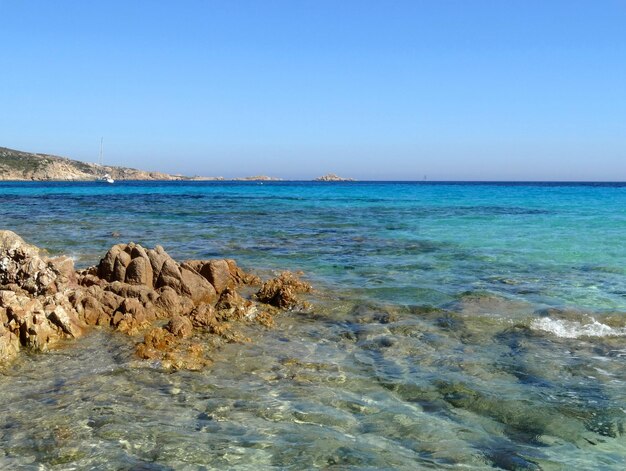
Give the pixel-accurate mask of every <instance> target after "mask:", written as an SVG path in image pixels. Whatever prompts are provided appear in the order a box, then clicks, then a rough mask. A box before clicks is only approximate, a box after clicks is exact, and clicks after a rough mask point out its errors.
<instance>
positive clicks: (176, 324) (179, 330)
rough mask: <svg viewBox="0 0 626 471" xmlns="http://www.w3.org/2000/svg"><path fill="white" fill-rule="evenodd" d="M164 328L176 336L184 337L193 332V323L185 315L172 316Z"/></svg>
mask: <svg viewBox="0 0 626 471" xmlns="http://www.w3.org/2000/svg"><path fill="white" fill-rule="evenodd" d="M165 329H166V330H168V331H169V332H171V333H172V334H174V335H175V336H176V337H180V338H186V337H189V336H190V335H191V333H192V332H193V325H192V324H191V321H190V320H189V319H188V318H187V317H183V316H174V317H172V318H171V319H170V321H169V322H168V324H167V325H166V326H165Z"/></svg>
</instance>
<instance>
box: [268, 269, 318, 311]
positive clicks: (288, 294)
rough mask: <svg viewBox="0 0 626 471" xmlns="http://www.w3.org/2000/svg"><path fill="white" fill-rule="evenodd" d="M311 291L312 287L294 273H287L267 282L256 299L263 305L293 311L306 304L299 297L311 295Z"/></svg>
mask: <svg viewBox="0 0 626 471" xmlns="http://www.w3.org/2000/svg"><path fill="white" fill-rule="evenodd" d="M311 290H312V288H311V285H309V284H308V283H305V282H304V281H302V280H300V278H298V276H297V275H295V274H294V273H291V272H288V271H285V272H282V273H281V274H280V275H279V276H277V277H276V278H272V279H271V280H269V281H266V282H265V283H264V284H263V286H261V289H260V290H259V291H258V292H257V293H256V297H257V299H258V300H259V301H261V302H262V303H266V304H269V305H271V306H275V307H277V308H280V309H293V308H296V307H302V306H304V304H305V303H304V302H303V301H302V300H301V299H300V297H299V296H298V295H299V294H303V293H310V292H311Z"/></svg>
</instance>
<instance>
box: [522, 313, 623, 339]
mask: <svg viewBox="0 0 626 471" xmlns="http://www.w3.org/2000/svg"><path fill="white" fill-rule="evenodd" d="M530 328H531V329H534V330H543V331H544V332H549V333H551V334H553V335H556V336H557V337H561V338H565V339H577V338H579V337H623V336H626V328H621V329H616V328H613V327H610V326H608V325H606V324H603V323H601V322H598V321H596V320H595V319H594V318H591V319H590V322H589V323H587V324H582V323H580V322H577V321H566V320H561V319H551V318H549V317H542V318H540V319H535V320H533V321H532V322H531V323H530Z"/></svg>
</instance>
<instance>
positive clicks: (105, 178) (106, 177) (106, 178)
mask: <svg viewBox="0 0 626 471" xmlns="http://www.w3.org/2000/svg"><path fill="white" fill-rule="evenodd" d="M103 141H104V138H103V137H101V138H100V161H99V162H98V163H99V164H100V167H102V143H103ZM99 180H100V181H102V182H106V183H115V180H113V178H111V175H109V174H108V173H105V174H104V175H102V176H101V177H100V178H99Z"/></svg>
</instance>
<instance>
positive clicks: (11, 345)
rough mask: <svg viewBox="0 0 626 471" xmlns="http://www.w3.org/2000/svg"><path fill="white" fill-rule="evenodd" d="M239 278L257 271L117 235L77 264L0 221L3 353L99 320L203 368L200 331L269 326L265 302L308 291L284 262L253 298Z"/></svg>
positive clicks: (169, 359)
mask: <svg viewBox="0 0 626 471" xmlns="http://www.w3.org/2000/svg"><path fill="white" fill-rule="evenodd" d="M245 284H247V285H258V284H260V279H259V278H258V277H256V276H254V275H251V274H249V273H246V272H245V271H244V270H242V269H241V268H240V267H238V266H237V264H236V263H235V261H234V260H190V261H187V262H184V263H182V264H179V263H178V262H176V261H175V260H174V259H172V258H171V257H170V256H169V255H168V254H167V252H165V250H164V249H163V248H162V247H160V246H157V247H155V248H154V249H145V248H143V247H142V246H141V245H138V244H134V243H129V244H117V245H114V246H113V247H111V249H110V250H109V251H108V252H107V253H106V254H105V256H104V257H103V258H102V259H101V260H100V262H99V264H98V265H97V266H94V267H91V268H88V269H85V270H80V271H78V272H76V271H74V266H73V262H72V260H71V259H69V258H66V257H57V258H47V257H45V256H43V255H42V253H41V251H40V250H39V249H38V248H37V247H35V246H32V245H29V244H27V243H26V242H24V241H23V240H22V239H21V238H20V237H19V236H17V235H16V234H14V233H12V232H10V231H0V362H2V361H6V360H9V359H11V358H13V357H15V356H16V355H17V354H18V352H19V351H20V349H22V348H29V349H33V350H36V351H44V350H47V349H48V348H49V347H50V346H51V345H53V344H54V343H56V342H58V341H59V340H62V339H72V338H77V337H80V336H81V335H83V334H84V333H86V332H87V331H88V330H89V329H90V328H92V327H95V326H98V327H110V328H113V329H115V330H117V331H119V332H123V333H126V334H128V335H137V334H140V333H143V332H146V333H145V335H144V339H143V342H141V343H139V344H138V346H137V354H138V355H139V356H140V357H141V358H145V359H149V360H154V361H159V362H161V364H162V365H163V366H164V367H171V368H191V369H195V368H201V367H203V366H205V365H207V364H209V363H210V360H209V359H208V358H207V357H206V349H205V348H204V347H203V345H202V340H201V337H199V335H200V334H202V333H204V334H213V335H216V336H218V337H219V338H221V339H223V340H225V341H228V342H241V341H245V340H247V339H245V338H244V337H242V336H241V335H240V334H238V333H237V331H236V329H235V327H234V325H236V324H237V323H241V322H257V323H259V324H262V325H265V326H270V325H271V324H272V322H273V319H272V315H273V314H274V313H276V312H277V310H276V309H274V308H272V307H271V306H275V307H277V308H280V309H293V308H295V307H301V306H303V305H304V303H303V302H301V301H300V299H299V298H298V296H297V295H298V294H300V293H306V292H310V291H311V287H310V286H309V285H308V284H306V283H304V282H302V281H301V280H299V279H298V278H297V277H296V276H295V275H293V274H291V273H289V272H284V273H282V274H281V275H280V276H279V277H277V278H275V279H273V280H270V281H268V282H266V283H265V284H264V285H263V286H262V287H261V289H260V290H259V292H258V293H257V295H256V300H250V299H245V298H244V297H242V296H241V295H240V294H239V293H238V292H237V288H238V287H239V286H241V285H245ZM259 302H261V303H266V304H269V305H271V306H265V307H263V306H262V305H261V304H259ZM160 319H167V320H168V322H167V323H166V325H165V326H164V327H157V326H155V325H154V324H155V323H156V322H158V321H159V320H160ZM161 322H162V321H161Z"/></svg>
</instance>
